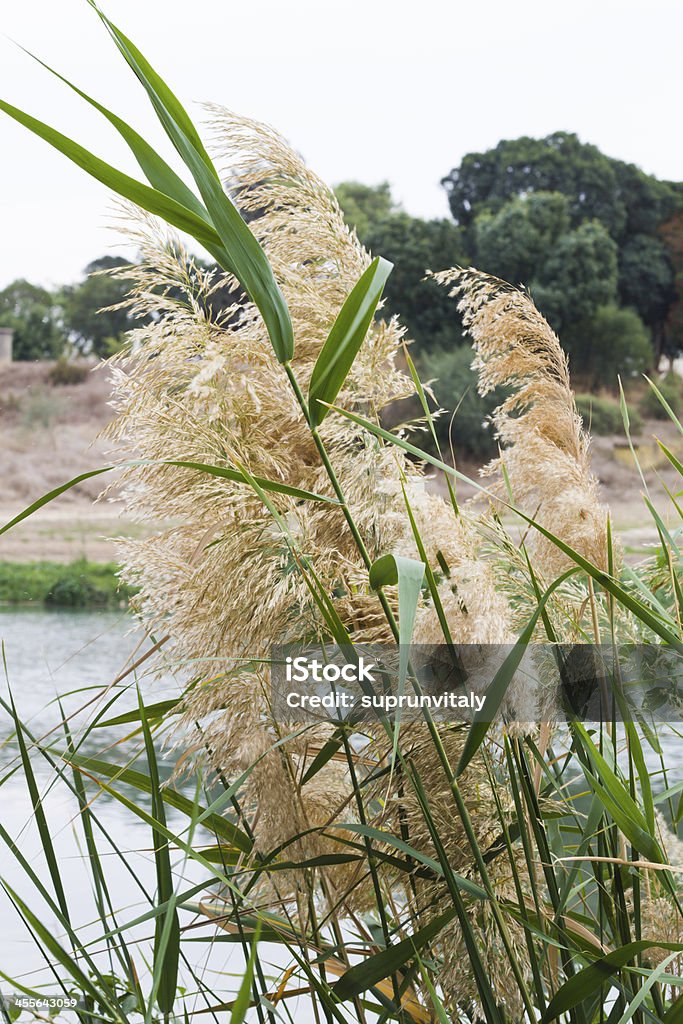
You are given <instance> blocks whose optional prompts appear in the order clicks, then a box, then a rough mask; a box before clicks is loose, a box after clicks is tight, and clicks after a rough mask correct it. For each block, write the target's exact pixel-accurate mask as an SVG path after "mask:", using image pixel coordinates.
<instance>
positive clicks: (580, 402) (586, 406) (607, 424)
mask: <svg viewBox="0 0 683 1024" xmlns="http://www.w3.org/2000/svg"><path fill="white" fill-rule="evenodd" d="M576 408H577V409H578V411H579V415H580V416H581V417H582V419H583V422H584V426H585V428H586V430H590V432H591V433H592V434H623V433H624V420H623V417H622V415H621V408H620V407H619V402H617V401H616V400H615V399H613V398H604V397H598V396H597V395H577V396H576ZM628 415H629V421H630V425H631V426H630V429H631V433H633V434H638V433H639V432H640V431H641V430H642V429H643V419H642V417H641V416H640V414H639V413H638V410H637V409H633V408H631V407H629V410H628Z"/></svg>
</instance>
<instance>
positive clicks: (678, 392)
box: [640, 373, 683, 420]
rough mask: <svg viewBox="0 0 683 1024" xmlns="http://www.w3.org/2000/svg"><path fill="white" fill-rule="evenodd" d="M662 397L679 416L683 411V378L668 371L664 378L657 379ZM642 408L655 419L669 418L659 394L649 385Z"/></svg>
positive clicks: (644, 413) (645, 414)
mask: <svg viewBox="0 0 683 1024" xmlns="http://www.w3.org/2000/svg"><path fill="white" fill-rule="evenodd" d="M655 384H656V385H657V388H658V390H659V393H660V394H661V396H662V398H663V399H664V400H665V401H666V402H667V403H668V405H669V406H670V407H671V409H672V411H673V413H674V415H676V416H679V415H680V414H681V412H682V411H683V380H681V378H680V377H679V376H678V375H677V374H675V373H667V375H666V377H663V378H662V380H658V381H655ZM640 408H641V411H642V413H643V415H644V416H651V417H652V419H655V420H666V419H668V418H669V417H668V413H667V411H666V409H665V408H664V406H663V405H662V403H661V402H660V401H659V399H658V397H657V395H656V394H655V392H654V391H653V390H652V388H651V387H648V389H647V391H646V392H645V395H644V396H643V400H642V402H641V403H640Z"/></svg>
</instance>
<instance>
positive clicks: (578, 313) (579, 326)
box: [531, 221, 618, 350]
mask: <svg viewBox="0 0 683 1024" xmlns="http://www.w3.org/2000/svg"><path fill="white" fill-rule="evenodd" d="M617 252H618V250H617V246H616V244H615V243H614V242H613V241H612V239H611V238H610V237H609V235H608V234H607V232H606V230H605V228H604V227H603V226H602V224H600V223H599V222H598V221H589V222H587V223H585V224H581V225H580V226H579V227H578V228H576V229H575V230H574V231H568V232H566V234H564V235H562V236H561V237H560V238H558V239H557V241H556V242H555V244H554V245H553V246H552V248H551V250H550V251H549V252H548V253H547V255H546V258H545V259H544V260H543V262H542V263H541V265H540V266H539V267H538V273H537V277H536V280H535V281H533V282H532V283H531V293H532V295H533V297H534V300H535V301H536V303H537V304H538V307H539V309H540V310H541V312H542V313H543V314H544V315H545V316H546V317H547V318H548V320H549V321H550V323H551V324H552V326H553V327H554V328H555V330H556V331H558V332H559V331H561V332H562V337H563V340H564V341H565V342H568V341H569V339H570V338H571V337H572V336H573V335H575V334H576V332H577V330H578V332H579V333H581V332H582V331H583V328H584V326H585V324H586V322H587V321H589V320H590V319H591V317H593V316H594V315H595V313H596V312H597V310H598V309H599V308H600V306H605V305H608V304H614V303H616V301H617ZM570 350H571V348H570Z"/></svg>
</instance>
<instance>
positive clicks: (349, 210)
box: [334, 181, 399, 241]
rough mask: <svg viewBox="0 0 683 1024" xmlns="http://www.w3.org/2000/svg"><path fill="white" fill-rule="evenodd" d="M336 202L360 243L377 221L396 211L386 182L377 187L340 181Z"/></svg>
mask: <svg viewBox="0 0 683 1024" xmlns="http://www.w3.org/2000/svg"><path fill="white" fill-rule="evenodd" d="M334 191H335V195H336V197H337V201H338V202H339V205H340V206H341V208H342V210H343V211H344V217H345V219H346V221H347V223H348V224H350V225H352V226H353V227H354V228H355V229H356V232H357V234H358V237H359V238H360V239H361V241H362V240H363V239H364V238H365V237H366V236H367V234H368V231H370V229H371V227H372V226H373V225H374V224H377V222H378V221H380V220H384V218H385V217H388V216H389V214H391V213H395V212H397V211H398V209H399V207H398V206H397V205H396V203H394V200H393V199H392V196H391V188H390V186H389V182H388V181H383V182H381V183H380V184H379V185H363V184H361V182H359V181H342V182H341V183H340V184H339V185H337V186H336V188H335V190H334Z"/></svg>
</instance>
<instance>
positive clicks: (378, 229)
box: [335, 182, 466, 348]
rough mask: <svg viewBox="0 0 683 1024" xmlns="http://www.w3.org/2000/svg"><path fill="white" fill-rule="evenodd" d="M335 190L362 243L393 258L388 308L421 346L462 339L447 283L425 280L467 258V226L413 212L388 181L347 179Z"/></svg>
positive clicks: (456, 342) (451, 342) (428, 346)
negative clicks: (394, 196) (399, 202)
mask: <svg viewBox="0 0 683 1024" xmlns="http://www.w3.org/2000/svg"><path fill="white" fill-rule="evenodd" d="M335 193H336V196H337V199H338V200H339V205H340V206H341V208H342V210H343V212H344V216H345V218H346V221H347V223H348V224H350V225H351V226H353V227H355V229H356V232H357V234H358V237H359V239H360V240H361V242H362V243H363V245H365V246H366V248H367V249H369V250H370V252H372V253H373V254H374V255H381V256H384V257H385V259H388V260H391V261H392V263H393V264H394V269H393V271H392V273H391V276H390V278H389V280H388V282H387V286H386V288H385V297H386V303H385V307H384V308H385V312H386V313H388V314H389V315H390V316H392V315H394V314H396V315H398V316H400V318H401V322H402V323H403V324H405V326H406V328H407V330H408V334H409V336H410V337H411V338H412V339H413V340H415V341H416V342H417V343H418V344H419V345H420V347H422V348H431V347H433V346H435V345H457V344H460V342H461V339H462V334H461V328H460V318H459V316H458V313H457V310H456V308H455V303H454V302H453V301H452V300H451V299H449V298H448V295H447V292H446V291H445V289H444V288H441V287H440V286H439V285H437V284H435V283H434V282H433V281H429V280H425V273H426V271H427V270H433V271H437V270H447V269H448V268H449V267H453V266H455V265H456V264H460V263H462V262H463V261H465V260H466V250H465V248H464V245H463V237H462V235H463V233H462V231H461V230H460V229H459V228H457V227H456V226H455V225H454V224H452V223H451V222H450V221H448V220H422V219H421V218H419V217H411V216H409V215H408V214H407V213H405V212H404V211H403V210H401V208H400V207H399V206H398V205H397V204H396V203H394V202H393V200H392V198H391V193H390V191H389V186H388V185H387V183H386V182H383V183H382V184H381V185H375V186H369V185H359V184H358V183H357V182H342V184H341V185H337V187H336V189H335Z"/></svg>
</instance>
